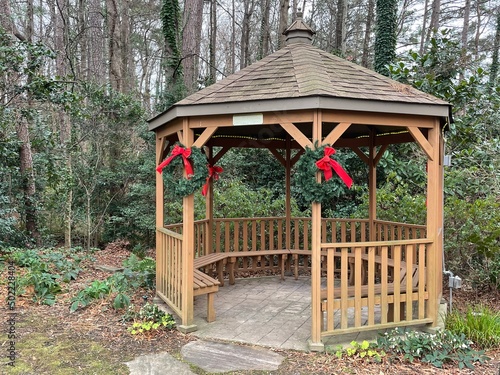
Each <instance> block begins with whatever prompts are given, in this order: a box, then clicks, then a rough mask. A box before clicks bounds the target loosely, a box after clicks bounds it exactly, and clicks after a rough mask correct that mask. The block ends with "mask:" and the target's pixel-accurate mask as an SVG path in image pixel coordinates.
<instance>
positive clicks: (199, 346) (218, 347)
mask: <svg viewBox="0 0 500 375" xmlns="http://www.w3.org/2000/svg"><path fill="white" fill-rule="evenodd" d="M181 354H182V356H183V358H184V361H186V362H189V363H192V364H193V365H196V366H198V367H200V368H202V369H203V370H205V371H207V372H210V373H218V372H227V371H237V370H260V371H266V370H267V371H273V370H277V369H278V367H279V366H280V364H281V362H282V361H283V360H284V357H283V356H281V355H279V354H276V353H273V352H271V351H270V350H266V349H260V348H259V349H257V348H250V347H247V346H241V345H234V344H224V343H219V342H211V341H193V342H190V343H189V344H186V345H184V347H183V348H182V349H181Z"/></svg>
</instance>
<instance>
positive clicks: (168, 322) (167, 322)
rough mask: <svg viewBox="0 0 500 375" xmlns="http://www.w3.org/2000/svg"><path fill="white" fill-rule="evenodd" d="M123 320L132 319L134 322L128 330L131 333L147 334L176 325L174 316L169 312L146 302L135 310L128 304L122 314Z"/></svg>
mask: <svg viewBox="0 0 500 375" xmlns="http://www.w3.org/2000/svg"><path fill="white" fill-rule="evenodd" d="M123 318H124V320H133V321H134V322H133V323H132V325H131V326H130V327H128V329H127V330H128V331H129V332H130V333H131V334H132V335H139V334H148V333H152V332H154V331H156V330H160V329H167V330H169V329H173V328H174V327H175V325H176V323H175V320H174V317H173V316H172V315H171V314H167V313H165V312H164V311H163V310H160V308H159V307H158V305H155V304H151V303H149V302H147V303H146V304H145V305H144V306H142V307H141V308H140V310H139V311H138V312H135V311H134V309H133V306H130V307H129V309H128V311H127V313H126V314H125V315H124V317H123Z"/></svg>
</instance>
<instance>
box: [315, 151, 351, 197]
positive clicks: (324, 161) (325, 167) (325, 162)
mask: <svg viewBox="0 0 500 375" xmlns="http://www.w3.org/2000/svg"><path fill="white" fill-rule="evenodd" d="M333 154H335V149H334V148H333V147H325V156H324V157H322V158H321V159H319V160H318V161H317V162H316V166H317V167H318V168H319V169H321V170H322V171H323V172H324V175H325V181H328V180H329V179H330V178H332V168H333V170H334V171H335V172H336V173H337V175H338V176H339V177H340V178H341V179H342V181H344V184H346V185H347V187H348V188H351V185H352V178H351V177H350V176H349V175H348V174H347V172H346V171H345V170H344V168H342V166H341V165H340V164H339V163H338V162H336V161H335V160H332V159H330V155H333Z"/></svg>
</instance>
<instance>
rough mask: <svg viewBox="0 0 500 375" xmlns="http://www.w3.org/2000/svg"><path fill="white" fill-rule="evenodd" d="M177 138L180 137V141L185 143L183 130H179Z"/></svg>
mask: <svg viewBox="0 0 500 375" xmlns="http://www.w3.org/2000/svg"><path fill="white" fill-rule="evenodd" d="M177 138H179V143H180V144H184V137H183V136H182V130H179V131H178V132H177Z"/></svg>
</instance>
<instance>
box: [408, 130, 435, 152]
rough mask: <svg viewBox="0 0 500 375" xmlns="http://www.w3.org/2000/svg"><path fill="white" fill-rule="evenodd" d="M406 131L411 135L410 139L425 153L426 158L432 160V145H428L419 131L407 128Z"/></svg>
mask: <svg viewBox="0 0 500 375" xmlns="http://www.w3.org/2000/svg"><path fill="white" fill-rule="evenodd" d="M408 131H409V132H410V134H411V135H412V137H413V138H414V139H415V141H416V142H417V143H418V144H419V145H420V147H421V148H422V150H423V151H424V152H425V153H426V155H427V157H428V158H429V159H430V160H434V150H433V147H432V145H431V144H430V143H429V141H428V140H427V138H425V136H424V135H423V134H422V132H421V131H420V129H418V128H411V127H409V128H408Z"/></svg>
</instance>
